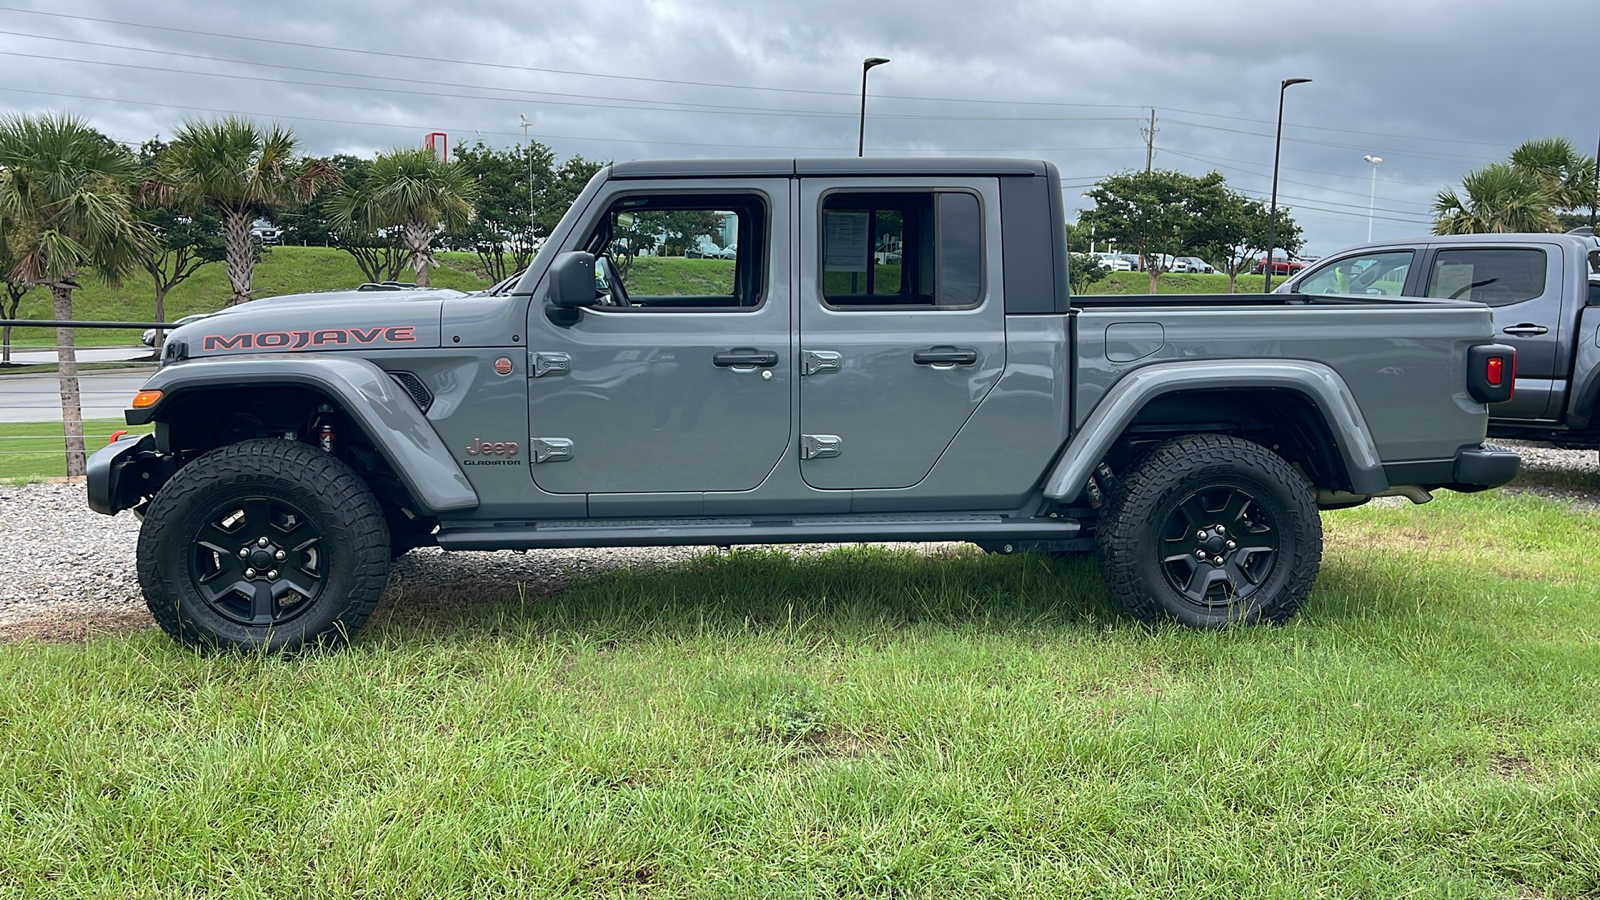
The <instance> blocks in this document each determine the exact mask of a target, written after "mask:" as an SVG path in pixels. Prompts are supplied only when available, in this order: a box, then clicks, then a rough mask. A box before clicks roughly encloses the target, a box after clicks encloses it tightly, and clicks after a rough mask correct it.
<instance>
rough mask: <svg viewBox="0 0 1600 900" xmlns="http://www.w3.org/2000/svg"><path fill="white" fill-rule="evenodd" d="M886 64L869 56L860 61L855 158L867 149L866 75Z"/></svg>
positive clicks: (884, 60)
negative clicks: (858, 116) (858, 120)
mask: <svg viewBox="0 0 1600 900" xmlns="http://www.w3.org/2000/svg"><path fill="white" fill-rule="evenodd" d="M886 62H888V60H887V59H884V58H883V57H881V56H869V57H867V58H866V59H864V60H862V61H861V128H860V130H859V131H857V132H856V156H861V155H863V154H864V153H865V152H866V149H867V73H868V72H870V71H872V69H873V67H874V66H881V65H883V64H884V63H886Z"/></svg>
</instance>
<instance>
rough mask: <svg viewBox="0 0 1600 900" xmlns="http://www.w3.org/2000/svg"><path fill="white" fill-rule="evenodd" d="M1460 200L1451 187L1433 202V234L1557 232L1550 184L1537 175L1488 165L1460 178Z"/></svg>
mask: <svg viewBox="0 0 1600 900" xmlns="http://www.w3.org/2000/svg"><path fill="white" fill-rule="evenodd" d="M1461 187H1462V190H1463V191H1465V193H1466V197H1465V199H1463V198H1462V197H1461V196H1459V195H1457V194H1456V192H1455V191H1454V190H1452V189H1450V188H1446V189H1444V190H1442V191H1440V192H1439V195H1438V196H1437V197H1436V198H1434V201H1433V214H1434V222H1433V233H1434V234H1486V233H1490V232H1507V231H1536V232H1544V231H1556V230H1558V228H1559V227H1560V223H1559V222H1558V220H1557V219H1556V216H1555V213H1554V212H1553V211H1552V210H1551V206H1552V205H1553V197H1552V195H1551V192H1550V187H1549V185H1548V184H1547V183H1546V182H1545V181H1544V179H1542V178H1540V177H1539V176H1538V175H1537V174H1535V173H1533V172H1530V171H1528V170H1527V169H1520V168H1517V167H1516V166H1513V165H1510V164H1507V163H1490V164H1489V165H1487V166H1484V167H1483V168H1481V169H1478V170H1476V171H1473V172H1468V173H1467V174H1466V177H1464V178H1462V179H1461Z"/></svg>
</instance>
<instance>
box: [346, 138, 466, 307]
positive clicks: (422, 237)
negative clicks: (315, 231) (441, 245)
mask: <svg viewBox="0 0 1600 900" xmlns="http://www.w3.org/2000/svg"><path fill="white" fill-rule="evenodd" d="M476 195H477V186H476V184H475V183H474V182H472V181H471V180H470V179H468V178H467V175H466V171H465V169H463V168H462V167H461V166H458V165H456V164H455V163H453V162H448V161H445V160H441V159H439V157H437V156H435V155H434V153H433V151H432V150H429V149H427V148H417V149H396V150H391V151H390V152H388V153H380V154H378V158H377V159H376V160H375V161H374V162H373V163H372V168H371V169H369V170H368V171H367V176H366V181H365V183H364V184H363V185H362V186H361V188H360V189H359V190H355V189H352V190H344V191H340V192H339V193H337V194H335V195H334V196H333V199H332V200H330V201H329V203H328V212H329V220H330V221H331V222H332V223H333V225H334V226H335V227H338V228H346V227H350V226H352V225H355V224H356V223H358V222H363V223H365V226H366V229H367V230H369V231H372V232H375V233H384V232H385V231H386V230H387V229H397V230H398V232H399V235H400V241H401V243H402V245H403V246H404V247H405V248H406V251H407V253H408V255H409V258H410V263H411V269H412V271H413V272H414V273H415V276H416V282H417V284H420V285H422V286H424V287H426V286H427V284H428V269H429V267H431V266H437V265H438V263H437V262H435V261H434V259H433V239H434V235H435V234H437V233H438V232H439V230H440V229H441V228H445V227H460V226H461V225H462V224H463V223H465V222H466V221H467V220H468V219H469V218H470V217H471V215H472V200H473V198H474V197H475V196H476Z"/></svg>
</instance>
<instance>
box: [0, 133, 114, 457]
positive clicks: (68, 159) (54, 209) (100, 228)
mask: <svg viewBox="0 0 1600 900" xmlns="http://www.w3.org/2000/svg"><path fill="white" fill-rule="evenodd" d="M137 178H138V168H137V167H136V166H135V164H134V161H133V157H132V156H131V155H130V154H129V153H128V152H127V151H126V150H123V149H122V148H121V147H120V146H118V145H117V144H115V143H113V142H112V141H111V140H109V139H108V138H106V137H105V135H102V134H100V133H99V132H97V131H94V130H93V129H91V128H89V127H88V126H87V125H85V124H84V123H83V122H81V121H79V120H78V119H76V118H74V117H72V116H70V115H43V116H27V115H21V116H10V117H7V118H5V119H4V120H0V241H3V243H4V245H5V248H6V255H7V256H9V257H10V258H11V259H12V260H14V262H13V264H12V267H11V270H10V273H9V276H8V280H12V281H15V282H17V283H19V284H25V285H28V286H30V287H31V286H33V285H44V286H46V287H48V288H49V289H50V296H51V300H52V301H53V306H54V309H53V312H54V315H55V317H56V318H57V319H60V320H64V321H65V320H70V319H71V318H72V292H73V291H75V290H77V289H78V287H79V282H78V277H79V276H80V275H81V274H82V273H84V272H85V271H89V272H94V273H96V274H98V275H100V276H102V277H104V278H106V279H107V280H110V281H116V280H117V279H120V278H121V277H122V276H124V275H126V274H127V273H129V272H130V271H132V270H133V269H134V267H135V266H137V265H138V260H139V257H140V255H141V254H142V253H143V251H144V243H145V241H146V236H145V233H144V232H143V230H141V229H140V228H139V224H138V221H137V218H136V216H135V214H134V211H133V200H132V197H131V191H132V187H133V185H134V183H135V181H136V179H137ZM56 356H57V359H58V361H59V365H60V378H61V422H62V432H63V434H64V435H65V437H66V450H67V475H69V476H75V475H82V474H83V473H84V447H83V412H82V408H81V406H80V404H79V392H78V359H77V354H76V352H75V351H74V349H73V343H72V329H71V328H58V329H56Z"/></svg>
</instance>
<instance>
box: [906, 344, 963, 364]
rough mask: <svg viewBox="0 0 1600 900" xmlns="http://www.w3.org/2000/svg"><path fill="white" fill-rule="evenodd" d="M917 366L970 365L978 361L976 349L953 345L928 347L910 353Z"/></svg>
mask: <svg viewBox="0 0 1600 900" xmlns="http://www.w3.org/2000/svg"><path fill="white" fill-rule="evenodd" d="M911 361H912V362H914V363H916V364H917V365H919V366H970V365H972V364H973V363H975V362H977V361H978V351H976V350H962V349H957V348H955V347H929V348H928V349H926V350H918V351H917V352H915V353H913V354H911Z"/></svg>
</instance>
